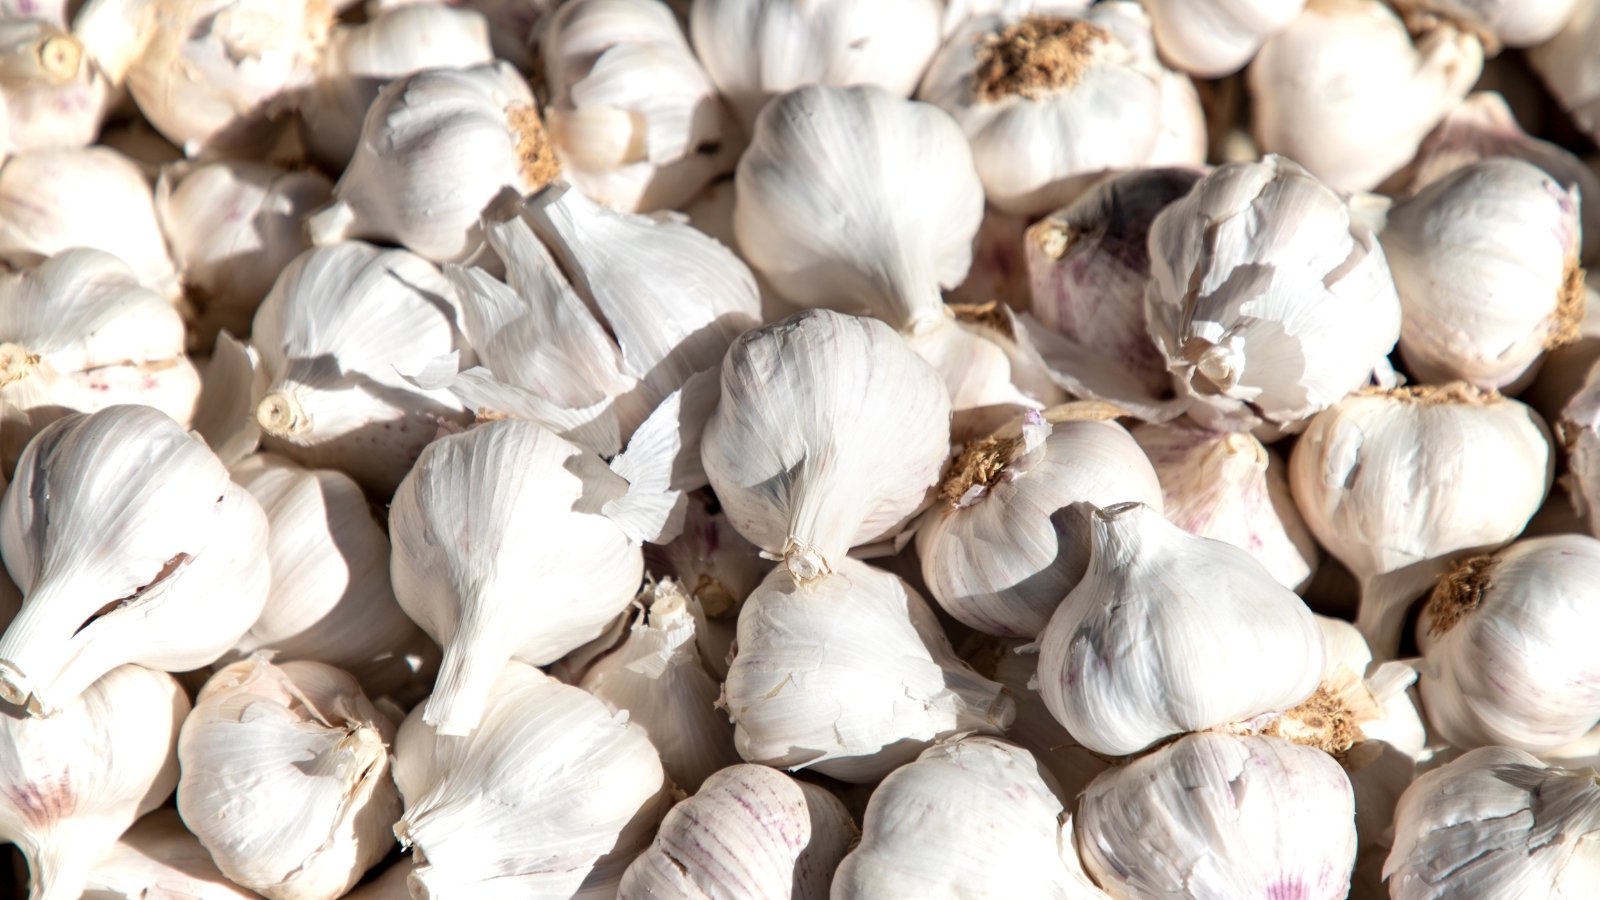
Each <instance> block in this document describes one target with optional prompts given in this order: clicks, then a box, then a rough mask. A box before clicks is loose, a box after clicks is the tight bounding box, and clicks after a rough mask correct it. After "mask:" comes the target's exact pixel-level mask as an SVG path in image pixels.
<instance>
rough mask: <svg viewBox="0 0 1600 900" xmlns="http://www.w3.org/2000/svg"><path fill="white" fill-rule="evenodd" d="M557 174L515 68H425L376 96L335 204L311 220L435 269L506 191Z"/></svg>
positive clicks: (323, 232)
mask: <svg viewBox="0 0 1600 900" xmlns="http://www.w3.org/2000/svg"><path fill="white" fill-rule="evenodd" d="M559 170H560V166H559V164H558V163H557V162H556V160H555V156H554V154H553V152H552V150H551V148H550V144H549V139H548V138H547V137H546V135H545V132H544V127H543V126H542V125H541V124H540V122H539V114H538V112H537V110H536V108H535V106H534V100H533V94H532V92H531V91H529V89H528V84H527V82H525V81H523V80H522V76H521V75H518V74H517V71H516V70H515V69H513V68H512V67H511V65H510V64H509V63H505V62H500V63H495V64H493V65H484V66H474V67H473V68H470V69H428V70H424V71H422V72H418V73H417V74H415V75H411V76H409V77H407V78H404V79H401V80H397V81H392V82H390V83H389V84H387V85H385V86H384V88H383V90H382V91H380V92H379V93H378V99H376V100H374V101H373V103H372V107H371V108H370V109H369V110H367V118H366V120H365V121H364V122H363V123H362V125H361V140H360V142H359V143H358V144H357V146H356V151H355V156H354V157H352V158H351V160H350V165H349V167H348V168H346V169H345V170H344V174H343V175H342V176H341V177H340V178H339V182H338V184H336V185H334V187H333V194H334V197H335V198H337V199H336V201H335V202H334V204H333V205H332V206H330V207H328V208H327V209H325V210H323V211H322V212H319V213H317V214H316V215H314V216H312V217H311V220H310V223H309V227H310V233H311V239H312V241H314V242H315V243H318V244H331V243H334V242H335V241H339V240H344V239H348V238H365V239H372V240H380V241H392V242H394V243H398V244H401V245H402V246H404V247H405V248H406V249H408V250H411V251H412V252H414V253H416V254H418V255H420V256H423V257H426V258H428V259H431V260H434V261H435V262H451V261H457V260H462V259H465V258H467V257H468V256H470V255H471V254H472V253H473V252H474V251H475V250H477V249H478V247H479V246H480V245H481V243H482V235H481V233H480V229H479V219H480V217H482V216H483V214H484V213H485V212H486V211H487V210H488V208H489V207H490V206H491V205H492V204H493V203H494V202H495V201H496V200H497V199H498V198H499V197H500V195H501V194H502V193H503V192H506V191H509V192H510V193H512V194H515V195H516V196H518V197H521V196H524V195H526V194H530V193H533V192H534V191H536V190H538V189H539V188H541V187H543V186H544V185H546V184H548V183H549V182H550V181H552V180H553V179H554V178H555V177H556V175H557V174H558V173H559Z"/></svg>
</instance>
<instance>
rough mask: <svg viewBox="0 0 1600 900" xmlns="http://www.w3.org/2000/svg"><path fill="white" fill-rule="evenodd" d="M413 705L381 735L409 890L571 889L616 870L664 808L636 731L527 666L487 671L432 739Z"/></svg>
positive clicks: (648, 750) (515, 893)
mask: <svg viewBox="0 0 1600 900" xmlns="http://www.w3.org/2000/svg"><path fill="white" fill-rule="evenodd" d="M423 709H424V707H422V706H419V707H417V708H416V709H414V710H412V711H411V715H410V716H408V717H407V718H406V720H405V722H404V723H403V724H402V725H401V726H400V733H399V736H398V737H397V738H396V739H395V744H394V780H395V784H396V785H398V786H399V788H400V794H401V796H402V797H403V798H404V799H405V810H406V811H405V815H404V816H403V817H401V819H400V822H399V823H398V824H396V825H395V827H394V832H395V836H396V837H398V838H399V839H400V842H401V844H403V845H405V846H407V847H412V848H414V851H415V852H414V853H413V854H412V856H413V858H414V859H415V860H416V862H417V867H416V869H415V870H414V871H413V873H412V874H411V878H410V881H411V890H412V896H414V897H431V898H438V900H448V898H456V897H500V898H507V900H509V898H513V897H569V896H573V895H574V894H579V893H580V891H581V890H582V889H584V888H590V887H598V886H596V885H594V884H593V882H594V881H596V880H599V879H600V878H601V877H602V876H603V875H604V873H605V871H606V870H607V869H608V868H610V866H608V864H609V863H613V862H619V861H620V862H621V864H622V865H624V866H626V864H627V861H628V860H630V859H631V858H632V857H633V856H634V855H636V854H637V853H638V852H639V851H640V850H642V849H643V848H644V847H645V846H646V845H648V844H649V842H650V837H651V835H652V834H653V833H654V831H655V827H656V824H657V823H658V822H659V821H660V820H661V816H662V814H663V813H664V812H665V811H666V806H667V805H668V802H669V795H668V789H669V788H670V784H669V783H668V782H667V781H666V780H665V779H664V778H663V776H662V771H661V761H660V760H659V759H658V758H657V757H656V752H655V749H654V748H653V747H651V746H650V741H649V739H647V738H646V737H645V733H644V729H642V728H640V727H639V726H637V725H634V724H632V723H630V722H628V721H627V716H626V715H625V714H621V713H613V712H611V711H610V710H609V709H607V708H606V706H605V704H603V703H601V702H600V701H599V700H597V699H595V698H594V697H591V696H589V695H588V694H587V693H585V692H583V691H581V690H579V689H578V688H575V687H569V686H567V685H564V684H561V683H560V682H558V681H555V680H554V679H552V678H550V677H548V676H546V675H545V674H544V673H542V672H540V671H539V670H538V669H535V668H534V667H532V666H528V665H524V664H522V663H516V662H513V663H510V664H509V665H507V666H506V667H505V669H504V670H503V671H501V672H499V673H498V675H497V677H496V679H495V682H494V689H493V690H492V691H490V692H489V697H488V699H487V702H486V704H485V706H484V708H483V722H482V726H481V727H480V728H478V729H477V730H476V731H475V732H474V733H473V734H471V735H470V736H467V737H442V736H439V735H436V734H435V733H434V729H433V728H432V727H430V726H429V725H428V724H427V723H426V722H425V721H424V718H423V716H424V713H423ZM621 874H622V873H621V871H620V870H619V871H617V872H616V876H617V877H619V878H620V876H621ZM611 890H612V891H613V892H614V891H615V888H614V887H613V888H611ZM580 895H581V894H580Z"/></svg>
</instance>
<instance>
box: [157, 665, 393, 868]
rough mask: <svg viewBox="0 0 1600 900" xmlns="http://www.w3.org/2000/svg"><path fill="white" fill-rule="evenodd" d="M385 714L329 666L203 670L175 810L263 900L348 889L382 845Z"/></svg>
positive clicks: (187, 723) (389, 786) (387, 798)
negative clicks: (210, 673)
mask: <svg viewBox="0 0 1600 900" xmlns="http://www.w3.org/2000/svg"><path fill="white" fill-rule="evenodd" d="M393 737H394V724H393V723H392V722H390V721H389V720H388V718H386V717H385V716H384V715H383V714H382V713H380V712H379V711H378V710H377V708H375V707H374V706H373V705H372V703H371V702H370V701H368V700H367V697H366V695H365V694H363V693H361V688H360V687H359V686H358V685H357V684H356V680H355V679H354V678H352V677H350V676H349V675H348V674H346V673H345V672H342V671H340V670H338V669H336V668H334V667H333V666H329V665H325V664H323V663H319V662H306V661H294V662H286V663H283V664H281V665H273V664H272V663H270V662H267V661H266V660H265V659H264V658H261V657H257V658H255V659H248V660H244V661H242V662H237V663H234V664H233V665H230V666H227V667H226V668H224V669H222V670H221V671H219V672H217V674H215V675H213V676H211V679H210V680H209V681H207V682H206V685H205V687H204V688H202V689H201V691H200V694H199V696H198V697H197V698H196V699H195V706H194V712H192V713H190V714H189V717H188V718H187V719H185V720H184V723H183V734H182V735H181V736H180V737H179V739H178V761H179V764H180V765H181V766H182V775H181V777H180V778H179V779H178V812H179V813H180V814H181V815H182V816H183V821H184V823H185V824H186V825H188V827H189V829H190V830H191V831H193V832H194V833H195V835H196V836H197V837H199V838H200V843H202V844H204V845H205V847H206V849H207V850H208V851H210V853H211V858H212V859H213V860H215V861H216V863H217V866H218V868H220V869H221V870H222V872H223V874H224V875H226V876H228V878H229V879H230V880H232V881H234V882H236V883H237V884H239V885H242V886H244V887H247V888H250V889H251V890H253V891H256V892H258V893H260V894H261V895H262V896H265V897H268V898H271V900H300V898H307V900H320V898H333V897H338V896H340V895H342V894H344V893H345V892H346V891H348V890H349V889H350V888H351V887H352V886H353V885H354V884H355V883H356V881H357V880H359V879H360V878H361V875H362V873H363V872H365V871H366V870H367V869H368V868H370V867H372V866H373V865H374V864H376V863H377V862H378V861H379V860H381V859H383V857H384V856H385V855H386V854H387V853H388V852H389V848H390V846H392V845H391V844H390V842H389V839H390V829H391V828H392V827H393V825H394V823H395V820H396V819H398V818H399V817H400V796H399V793H398V792H397V791H396V790H395V787H394V783H393V782H392V781H390V780H389V755H388V752H387V750H388V743H389V741H391V740H392V739H393Z"/></svg>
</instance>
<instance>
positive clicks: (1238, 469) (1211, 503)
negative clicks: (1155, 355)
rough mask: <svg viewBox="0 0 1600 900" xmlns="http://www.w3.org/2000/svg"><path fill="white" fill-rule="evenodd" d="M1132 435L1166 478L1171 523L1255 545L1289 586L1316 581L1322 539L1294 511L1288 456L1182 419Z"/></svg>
mask: <svg viewBox="0 0 1600 900" xmlns="http://www.w3.org/2000/svg"><path fill="white" fill-rule="evenodd" d="M1133 439H1134V440H1135V441H1138V443H1139V447H1140V449H1142V450H1144V452H1145V455H1146V456H1148V457H1149V459H1150V464H1151V465H1152V466H1154V467H1155V471H1156V475H1157V476H1158V477H1160V479H1161V495H1162V498H1163V504H1164V509H1165V512H1166V515H1167V519H1168V521H1170V522H1172V524H1174V525H1176V526H1178V527H1179V528H1182V529H1183V530H1184V531H1187V532H1189V533H1190V534H1194V535H1198V536H1200V537H1205V538H1212V539H1214V540H1218V541H1223V542H1225V543H1229V544H1232V545H1234V546H1235V547H1240V548H1242V549H1244V550H1248V551H1249V552H1250V555H1251V556H1254V557H1255V558H1256V561H1257V562H1259V563H1261V565H1262V566H1263V567H1265V568H1266V570H1267V571H1268V572H1270V573H1272V577H1273V578H1276V579H1277V580H1278V583H1279V584H1281V585H1283V586H1284V587H1286V588H1289V589H1290V590H1300V589H1302V588H1304V587H1305V586H1306V585H1307V584H1308V583H1310V581H1311V576H1312V575H1313V574H1314V573H1315V572H1316V569H1317V542H1316V541H1315V540H1313V539H1312V537H1311V532H1309V531H1307V530H1306V523H1305V520H1304V519H1302V518H1300V511H1299V510H1298V509H1296V508H1295V505H1294V497H1293V496H1292V495H1291V494H1290V493H1289V479H1288V477H1287V476H1286V475H1284V472H1283V470H1284V466H1285V463H1284V461H1283V458H1282V457H1280V456H1278V454H1276V453H1274V452H1273V451H1271V450H1270V449H1268V448H1267V447H1265V446H1262V444H1261V442H1260V441H1258V440H1256V439H1255V438H1254V437H1252V436H1251V435H1249V434H1244V433H1241V432H1229V433H1218V432H1213V431H1207V430H1205V429H1202V428H1196V427H1194V426H1192V425H1185V424H1182V423H1173V424H1169V425H1141V426H1139V427H1138V428H1135V429H1134V430H1133ZM1101 505H1104V504H1101Z"/></svg>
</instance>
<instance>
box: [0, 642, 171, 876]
mask: <svg viewBox="0 0 1600 900" xmlns="http://www.w3.org/2000/svg"><path fill="white" fill-rule="evenodd" d="M188 712H189V698H188V697H187V696H185V695H184V693H183V689H182V688H180V687H179V686H178V682H177V681H175V680H174V679H173V678H172V676H171V675H167V674H166V673H163V672H153V671H151V670H149V669H145V668H141V667H139V666H121V667H119V668H115V669H112V670H111V671H109V672H107V673H106V675H105V677H103V678H101V679H100V680H99V681H96V682H95V683H94V684H93V685H90V686H89V687H88V688H87V689H85V690H84V691H83V693H82V695H81V696H79V697H77V698H75V699H72V700H70V701H69V702H67V703H64V704H63V705H62V707H61V710H60V712H59V713H58V714H57V715H55V716H54V717H52V718H49V719H31V718H25V717H23V716H21V715H18V713H17V712H16V711H15V710H11V709H7V710H5V711H4V712H3V713H0V839H4V840H6V841H10V842H11V843H14V844H16V845H17V847H18V849H20V850H21V851H22V855H23V857H25V858H26V859H27V861H28V871H29V876H30V877H29V894H28V896H29V898H30V900H77V898H78V897H79V895H81V894H82V893H83V890H84V886H85V885H86V884H87V882H88V879H89V873H90V870H91V869H92V868H93V867H94V865H95V863H96V862H97V861H98V860H99V859H100V857H101V856H102V855H104V854H105V853H106V852H107V851H109V850H111V848H112V845H113V844H115V843H116V841H117V838H118V837H120V836H121V835H122V832H123V831H125V830H126V829H127V828H128V826H130V825H132V824H133V822H134V820H135V819H137V818H139V816H141V815H143V814H144V813H147V812H149V811H150V810H152V809H155V808H156V807H158V806H160V805H161V804H162V803H163V802H164V801H165V800H166V799H167V797H168V796H169V795H170V794H171V793H172V788H173V785H175V784H177V783H178V758H177V756H176V754H175V753H174V747H175V746H176V745H177V742H178V726H179V725H180V724H181V723H182V722H183V717H184V716H185V715H187V714H188Z"/></svg>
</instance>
